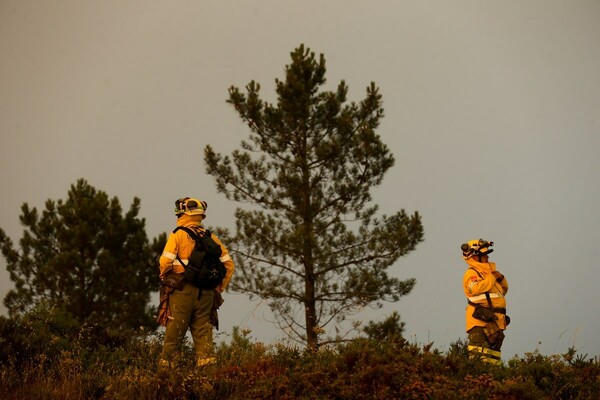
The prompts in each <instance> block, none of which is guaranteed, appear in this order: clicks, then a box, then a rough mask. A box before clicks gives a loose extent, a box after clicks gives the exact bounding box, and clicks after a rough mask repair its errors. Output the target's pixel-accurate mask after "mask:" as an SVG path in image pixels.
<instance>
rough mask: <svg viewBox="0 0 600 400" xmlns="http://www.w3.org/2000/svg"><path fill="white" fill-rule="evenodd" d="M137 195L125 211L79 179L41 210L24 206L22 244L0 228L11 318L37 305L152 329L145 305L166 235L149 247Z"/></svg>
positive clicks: (78, 317) (81, 319) (86, 319)
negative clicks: (63, 195)
mask: <svg viewBox="0 0 600 400" xmlns="http://www.w3.org/2000/svg"><path fill="white" fill-rule="evenodd" d="M139 210H140V200H139V199H138V198H134V200H133V203H132V204H131V206H130V208H129V210H128V211H127V212H123V209H122V208H121V205H120V203H119V200H118V199H117V198H116V197H114V198H112V199H111V198H109V197H108V195H107V194H106V193H105V192H103V191H99V190H96V189H95V188H94V187H92V186H91V185H89V184H88V183H87V182H86V181H85V180H83V179H80V180H78V181H77V183H76V184H74V185H72V186H71V189H70V190H69V192H68V194H67V198H66V199H64V200H62V199H61V200H58V201H54V200H50V199H49V200H47V201H46V204H45V210H43V211H42V212H41V213H40V212H38V210H37V209H36V208H35V207H33V208H31V207H30V206H29V204H28V203H24V204H23V206H22V208H21V211H22V214H21V215H20V221H21V224H22V225H23V226H24V227H25V230H24V231H23V237H22V238H21V240H20V241H19V248H18V249H14V247H13V243H12V241H11V240H10V238H9V237H8V236H7V235H6V234H5V233H4V231H3V230H1V229H0V248H1V250H2V255H3V256H4V258H5V259H6V262H7V267H6V268H7V270H8V272H9V274H10V279H11V280H12V281H13V282H14V284H15V288H14V289H12V290H10V291H9V292H8V294H7V295H6V297H5V298H4V304H5V306H6V307H7V308H8V311H9V314H10V315H11V316H19V315H22V314H23V313H25V312H27V311H28V310H30V309H31V308H32V307H34V306H36V304H38V303H40V302H45V303H47V304H50V305H51V306H55V307H58V308H60V309H61V310H62V311H64V313H67V314H69V315H71V316H72V318H73V320H74V321H76V322H77V323H78V324H84V323H88V324H107V325H109V326H112V327H113V328H114V329H119V328H121V327H129V328H139V327H140V326H144V327H155V326H156V325H155V322H154V315H155V310H152V309H150V308H149V307H148V304H149V301H150V293H151V292H153V291H156V288H157V287H158V274H157V268H156V260H157V259H158V254H160V251H161V249H162V244H164V241H165V235H162V236H160V237H159V238H157V239H154V241H153V243H152V244H150V243H149V241H148V238H147V236H146V231H145V221H144V219H141V218H139V217H138V214H139Z"/></svg>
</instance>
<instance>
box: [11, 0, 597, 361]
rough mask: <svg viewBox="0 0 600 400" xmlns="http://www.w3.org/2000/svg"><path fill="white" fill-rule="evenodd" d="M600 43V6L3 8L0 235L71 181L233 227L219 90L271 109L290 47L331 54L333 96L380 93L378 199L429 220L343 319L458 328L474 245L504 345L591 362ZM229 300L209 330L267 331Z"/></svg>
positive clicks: (411, 333) (166, 221) (418, 337)
mask: <svg viewBox="0 0 600 400" xmlns="http://www.w3.org/2000/svg"><path fill="white" fill-rule="evenodd" d="M599 41H600V1H597V0H588V1H579V0H573V1H568V2H567V1H551V0H547V1H546V0H543V1H542V0H539V1H527V0H523V1H518V2H517V1H514V2H506V1H478V0H477V1H476V0H473V1H463V0H461V1H445V0H444V1H441V0H440V1H416V0H415V1H398V0H394V1H369V2H352V1H342V0H334V1H331V0H330V1H326V2H325V1H312V0H308V1H307V0H305V1H302V2H300V1H279V0H262V1H260V0H259V1H252V2H240V1H219V2H214V1H211V2H209V1H187V2H185V1H169V2H164V1H147V0H136V1H122V0H118V1H116V0H104V1H94V2H82V1H76V0H63V1H60V2H50V1H26V2H24V1H18V0H0V138H1V142H0V185H1V187H2V192H1V197H0V201H1V205H2V208H1V210H0V227H2V229H4V230H5V231H6V233H7V234H8V235H9V236H11V237H12V239H13V241H14V242H18V240H19V239H20V238H21V236H22V227H21V226H20V225H19V220H18V216H19V214H20V206H21V204H22V203H23V202H28V203H29V204H30V205H31V206H35V207H37V208H38V209H43V208H44V202H45V200H46V199H48V198H52V199H63V198H65V197H66V194H67V192H68V190H69V188H70V185H71V184H73V183H75V182H76V180H77V179H78V178H85V179H86V180H88V182H89V183H90V184H91V185H93V186H94V187H96V188H97V189H99V190H103V191H106V192H107V193H108V194H109V195H110V196H117V197H118V198H119V199H120V200H121V203H122V204H123V205H124V207H128V206H129V204H131V201H132V199H133V197H134V196H138V197H140V198H141V200H142V211H141V213H142V216H143V217H144V218H145V219H146V223H147V231H148V235H149V236H150V237H154V236H156V235H158V234H159V233H161V232H165V231H169V230H171V229H172V228H173V225H174V223H175V218H174V216H173V215H172V207H173V201H174V200H175V199H176V198H178V197H181V196H184V195H190V196H197V197H200V198H202V199H205V200H206V201H208V204H209V207H208V219H207V220H206V222H207V224H209V225H221V226H223V227H228V228H230V229H233V228H234V226H235V225H234V218H233V212H234V210H235V208H236V207H237V206H239V205H238V204H236V203H233V202H229V201H227V200H226V199H225V198H224V196H222V195H220V194H217V192H216V190H215V184H214V181H213V180H212V178H211V177H209V176H207V175H205V173H204V164H203V160H202V150H203V148H204V145H205V144H211V145H212V146H213V147H214V148H215V149H216V150H217V151H219V152H221V153H226V154H228V153H230V152H231V151H232V150H233V149H235V148H238V147H239V143H240V141H241V140H242V139H244V138H246V137H247V135H248V131H247V129H246V127H245V126H244V125H243V124H242V123H241V122H240V121H239V119H238V117H237V115H236V113H235V112H234V110H233V109H232V108H231V107H230V106H229V105H228V104H226V103H225V100H226V98H227V89H228V87H229V86H230V85H236V86H240V87H243V86H244V85H245V84H246V83H248V82H249V81H250V80H252V79H255V80H257V81H258V82H260V83H261V84H262V87H263V91H262V92H263V97H264V98H265V99H267V100H270V101H273V100H274V99H275V97H274V93H273V87H274V79H275V78H276V77H278V78H283V77H284V66H285V65H286V64H288V63H289V62H290V58H289V53H290V52H291V51H292V50H293V49H294V48H295V47H297V46H298V45H299V44H300V43H304V44H305V45H306V46H308V47H310V48H311V49H312V50H313V51H315V52H316V53H324V55H325V58H326V60H327V67H328V74H327V77H328V88H334V87H335V86H336V85H337V84H338V83H339V81H340V80H341V79H345V80H346V82H347V83H348V85H349V87H350V92H349V98H350V99H351V100H354V101H360V100H361V99H362V98H363V97H364V95H365V88H366V86H367V85H368V84H369V83H370V82H371V81H374V82H375V83H376V84H377V85H379V86H380V88H381V92H382V94H383V100H384V107H385V110H386V117H385V118H384V120H383V123H382V124H381V127H380V130H379V134H380V135H381V136H382V138H383V141H384V142H385V143H386V144H388V146H389V147H390V149H391V151H392V152H393V154H394V155H395V157H396V164H395V166H394V167H393V168H392V170H391V171H390V172H389V173H388V174H387V175H386V178H385V179H384V181H383V183H382V185H381V186H380V187H378V188H376V189H375V190H374V192H373V193H374V202H375V203H377V204H379V205H380V207H381V213H382V214H383V213H386V214H392V213H394V212H396V211H397V210H399V209H401V208H404V209H406V210H407V211H408V212H411V213H412V212H413V211H415V210H418V211H419V212H420V213H421V215H422V216H423V224H424V227H425V242H423V243H422V244H421V245H420V246H419V247H418V249H417V250H416V251H414V252H413V253H411V254H410V255H408V256H406V257H404V258H402V259H401V260H400V261H399V262H398V263H397V264H396V265H394V267H393V269H392V271H393V274H394V275H395V276H399V277H402V278H409V277H415V278H416V279H417V285H416V287H415V289H414V290H413V292H412V293H411V294H410V295H408V296H406V297H404V298H403V299H402V300H401V301H399V302H397V303H391V304H386V306H385V307H384V308H383V309H382V310H370V309H366V310H364V311H363V312H361V313H359V314H358V315H357V316H356V318H358V319H362V320H365V321H369V320H381V319H383V318H384V317H385V316H387V315H389V314H391V313H392V312H393V311H394V310H397V311H398V312H399V313H400V314H401V316H402V320H403V321H405V322H406V337H407V338H408V339H411V340H414V341H417V342H419V343H427V342H430V341H433V342H434V346H435V347H437V348H440V349H442V350H446V349H447V348H448V345H449V344H450V343H451V342H454V341H456V340H457V339H459V338H465V337H466V335H465V333H464V307H465V298H464V295H463V292H462V287H461V281H462V275H463V272H464V270H465V268H466V264H464V262H463V260H462V258H461V255H460V250H459V246H460V244H461V243H463V242H465V241H467V240H470V239H475V238H479V237H484V238H486V239H489V240H493V241H495V243H496V245H495V249H496V251H495V252H494V253H493V255H492V256H493V257H492V259H493V261H496V262H497V263H498V268H499V269H500V270H501V271H502V272H504V274H505V275H506V277H507V279H508V281H509V284H510V289H509V292H508V296H507V302H508V314H509V315H510V316H511V318H512V321H513V322H512V324H511V326H510V327H509V329H508V330H507V332H506V335H507V338H506V340H505V345H504V348H503V355H504V358H505V359H508V358H510V357H511V356H513V355H515V354H523V353H524V352H529V351H533V350H535V349H539V350H540V351H541V352H542V353H544V354H551V353H558V352H564V351H566V350H567V348H569V347H570V346H574V347H575V348H577V349H578V350H579V351H580V352H581V353H584V354H585V353H588V354H590V355H598V354H600V341H599V340H598V337H600V318H599V315H598V312H597V307H598V304H600V294H599V291H598V289H597V284H598V282H599V281H600V269H599V268H598V266H597V261H596V259H597V257H596V252H597V251H598V244H599V243H600V233H599V232H600V229H598V225H599V223H600V212H599V211H598V208H597V205H598V198H599V194H600V190H599V188H600V161H598V157H597V153H598V150H599V148H600V136H599V135H600V123H599V114H600V72H599V71H600V46H599V45H598V43H599ZM5 265H6V264H5V261H4V259H2V260H0V296H1V297H2V298H4V296H5V294H6V292H7V291H8V290H9V289H10V288H11V287H12V286H13V284H12V282H11V281H10V280H9V277H8V273H7V272H6V269H5ZM234 279H235V277H234ZM225 300H226V302H225V304H224V305H223V308H222V313H221V319H222V322H221V323H222V331H224V332H227V333H230V332H231V329H232V327H233V326H242V327H246V328H249V329H251V330H252V334H251V335H252V337H253V338H255V339H256V340H260V341H265V342H267V343H270V342H273V341H274V340H276V339H278V338H281V337H282V335H281V333H280V332H279V331H278V330H277V329H276V328H275V327H274V326H273V325H271V324H269V323H268V319H269V312H268V308H267V306H266V305H265V304H263V303H260V302H250V301H248V299H247V298H246V297H245V296H243V295H231V294H228V295H227V296H226V297H225ZM2 310H3V312H5V309H4V308H3V307H2ZM330 328H332V329H333V327H330Z"/></svg>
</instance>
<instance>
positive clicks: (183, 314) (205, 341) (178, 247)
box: [158, 197, 234, 367]
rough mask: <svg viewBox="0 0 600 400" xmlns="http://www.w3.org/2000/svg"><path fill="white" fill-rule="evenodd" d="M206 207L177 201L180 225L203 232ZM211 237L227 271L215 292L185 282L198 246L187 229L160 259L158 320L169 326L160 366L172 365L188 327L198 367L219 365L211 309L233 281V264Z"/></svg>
mask: <svg viewBox="0 0 600 400" xmlns="http://www.w3.org/2000/svg"><path fill="white" fill-rule="evenodd" d="M206 207H207V204H206V202H204V201H199V200H197V199H193V198H189V197H185V198H181V199H178V200H177V201H175V215H177V226H185V227H188V228H191V229H192V230H194V231H196V232H197V233H201V232H204V231H205V229H204V228H203V227H202V221H203V220H204V218H206V212H205V210H206ZM211 235H212V236H211V237H212V239H213V240H214V241H215V242H216V243H217V244H219V246H220V247H221V258H220V259H221V261H222V262H223V264H224V265H225V268H226V270H227V272H226V274H225V278H224V279H223V281H222V283H221V284H220V285H219V286H217V288H216V289H214V290H201V289H199V288H198V287H196V286H194V285H192V284H191V283H189V282H187V281H185V280H184V279H183V273H184V271H185V265H187V263H188V258H189V257H190V255H191V254H192V251H193V250H194V246H195V242H194V240H193V239H192V238H191V237H190V236H189V235H188V234H187V233H186V232H185V231H184V230H177V231H176V232H175V233H173V234H171V236H169V239H168V240H167V244H166V245H165V248H164V250H163V253H162V255H161V257H160V279H161V306H160V308H161V310H159V318H158V321H159V322H160V323H161V324H163V325H165V326H166V330H165V339H164V344H163V350H162V353H161V356H160V360H159V366H160V367H170V366H172V365H173V364H172V361H173V356H174V353H175V351H176V349H177V347H178V346H179V344H180V343H181V341H182V340H183V338H184V337H185V334H186V332H187V330H188V328H189V329H190V331H191V334H192V339H193V341H194V350H195V353H196V359H197V365H198V366H200V367H202V366H205V365H209V364H214V363H215V362H216V358H215V356H214V344H213V336H212V329H213V326H212V324H211V309H212V307H213V300H215V296H217V297H220V293H221V292H223V291H224V290H225V288H227V285H228V284H229V282H230V281H231V276H232V275H233V270H234V264H233V260H232V259H231V257H230V256H229V252H228V251H227V248H226V247H225V246H224V245H223V244H222V243H221V241H220V240H219V238H218V237H216V236H215V235H214V234H211ZM182 263H183V264H184V265H182ZM219 305H220V304H219Z"/></svg>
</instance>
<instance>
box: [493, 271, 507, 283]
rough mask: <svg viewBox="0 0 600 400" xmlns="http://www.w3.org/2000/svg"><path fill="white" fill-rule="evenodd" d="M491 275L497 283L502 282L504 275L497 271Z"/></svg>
mask: <svg viewBox="0 0 600 400" xmlns="http://www.w3.org/2000/svg"><path fill="white" fill-rule="evenodd" d="M492 275H494V278H496V281H497V282H498V283H500V282H502V281H503V280H504V275H502V274H501V273H500V272H498V271H494V272H492Z"/></svg>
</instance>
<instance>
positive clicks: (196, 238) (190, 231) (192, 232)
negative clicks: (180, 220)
mask: <svg viewBox="0 0 600 400" xmlns="http://www.w3.org/2000/svg"><path fill="white" fill-rule="evenodd" d="M178 230H182V231H185V232H186V233H187V234H188V235H189V236H190V237H191V238H192V239H194V242H196V245H198V243H202V246H203V247H204V250H205V251H206V245H205V244H204V242H203V241H202V240H201V239H200V235H199V234H198V232H196V231H195V230H193V229H191V228H188V227H187V226H178V227H177V228H175V229H173V233H175V232H177V231H178ZM207 234H208V236H209V237H210V231H209V230H208V229H206V230H205V233H204V235H207ZM204 235H203V236H204ZM175 257H177V261H179V263H180V264H181V266H182V267H183V268H184V269H185V267H186V264H184V263H183V261H181V258H179V254H178V255H176V256H175Z"/></svg>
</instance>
